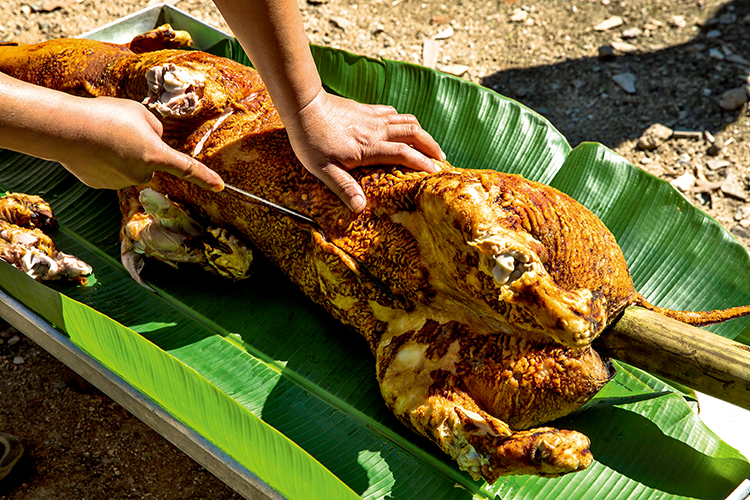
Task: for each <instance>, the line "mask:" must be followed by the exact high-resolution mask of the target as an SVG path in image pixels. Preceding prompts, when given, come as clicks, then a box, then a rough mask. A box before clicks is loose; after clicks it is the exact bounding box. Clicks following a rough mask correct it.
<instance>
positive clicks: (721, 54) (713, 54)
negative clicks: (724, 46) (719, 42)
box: [708, 47, 724, 61]
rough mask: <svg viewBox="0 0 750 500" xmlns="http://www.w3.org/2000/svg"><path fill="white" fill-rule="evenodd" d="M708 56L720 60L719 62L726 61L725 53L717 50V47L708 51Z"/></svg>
mask: <svg viewBox="0 0 750 500" xmlns="http://www.w3.org/2000/svg"><path fill="white" fill-rule="evenodd" d="M708 56H709V57H711V58H713V59H718V60H719V61H723V60H724V52H722V51H721V50H720V49H717V48H716V47H712V48H710V49H708Z"/></svg>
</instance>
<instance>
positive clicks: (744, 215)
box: [734, 205, 750, 220]
mask: <svg viewBox="0 0 750 500" xmlns="http://www.w3.org/2000/svg"><path fill="white" fill-rule="evenodd" d="M744 219H750V205H743V206H741V207H740V208H738V209H737V211H736V212H735V213H734V220H744Z"/></svg>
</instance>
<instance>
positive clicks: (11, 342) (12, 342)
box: [8, 335, 21, 346]
mask: <svg viewBox="0 0 750 500" xmlns="http://www.w3.org/2000/svg"><path fill="white" fill-rule="evenodd" d="M20 340H21V337H19V336H18V335H13V336H12V337H11V338H10V339H8V345H9V346H14V345H16V344H17V343H18V342H19V341H20Z"/></svg>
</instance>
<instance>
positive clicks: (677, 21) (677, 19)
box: [669, 16, 687, 28]
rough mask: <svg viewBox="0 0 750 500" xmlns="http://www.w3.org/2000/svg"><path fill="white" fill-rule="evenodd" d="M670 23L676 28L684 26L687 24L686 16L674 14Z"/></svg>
mask: <svg viewBox="0 0 750 500" xmlns="http://www.w3.org/2000/svg"><path fill="white" fill-rule="evenodd" d="M669 24H671V25H672V26H673V27H675V28H684V27H685V26H686V25H687V23H686V22H685V16H672V17H670V18H669Z"/></svg>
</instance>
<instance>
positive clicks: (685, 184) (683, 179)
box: [670, 172, 696, 192]
mask: <svg viewBox="0 0 750 500" xmlns="http://www.w3.org/2000/svg"><path fill="white" fill-rule="evenodd" d="M695 180H696V179H695V176H694V175H693V174H691V173H690V172H685V173H684V174H682V175H681V176H679V177H678V178H676V179H674V180H672V182H670V184H671V185H673V186H674V187H676V188H677V189H679V190H680V191H683V192H686V191H689V190H690V188H691V187H693V185H694V184H695Z"/></svg>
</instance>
